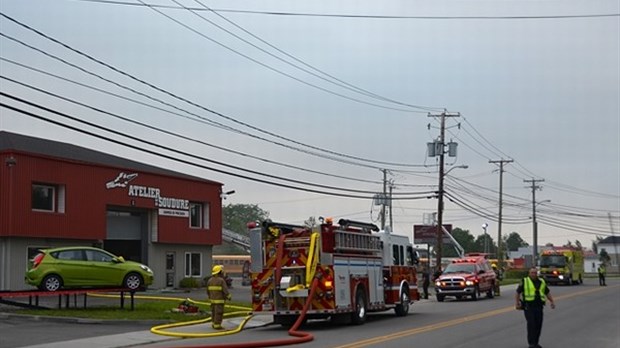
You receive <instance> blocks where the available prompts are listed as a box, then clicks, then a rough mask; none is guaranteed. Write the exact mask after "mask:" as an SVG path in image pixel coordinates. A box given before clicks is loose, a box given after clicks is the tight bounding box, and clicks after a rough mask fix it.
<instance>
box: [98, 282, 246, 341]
mask: <svg viewBox="0 0 620 348" xmlns="http://www.w3.org/2000/svg"><path fill="white" fill-rule="evenodd" d="M88 295H89V296H93V297H107V298H118V297H120V295H104V294H95V293H88ZM134 298H138V299H143V300H159V301H174V302H179V301H188V302H191V303H195V304H199V305H205V306H210V305H211V302H210V301H206V302H202V301H194V300H192V299H189V298H178V297H165V296H143V295H138V296H134ZM226 307H228V308H233V309H239V311H236V312H229V313H224V318H230V317H238V316H243V315H245V316H246V317H245V318H244V319H243V321H241V323H240V324H239V326H238V327H237V328H235V329H232V330H225V331H217V332H209V333H195V332H176V331H166V330H167V329H171V328H178V327H183V326H191V325H198V324H203V323H208V322H210V321H211V317H209V318H204V319H199V320H192V321H185V322H180V323H171V324H163V325H157V326H154V327H152V328H151V332H152V333H154V334H157V335H162V336H170V337H180V338H203V337H215V336H224V335H231V334H235V333H238V332H240V331H241V330H243V328H244V327H245V325H246V324H247V322H248V321H249V320H250V319H251V318H252V317H253V315H252V314H251V313H250V312H249V311H250V310H251V308H248V307H242V306H235V305H226Z"/></svg>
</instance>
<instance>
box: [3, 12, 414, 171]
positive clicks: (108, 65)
mask: <svg viewBox="0 0 620 348" xmlns="http://www.w3.org/2000/svg"><path fill="white" fill-rule="evenodd" d="M0 16H2V17H4V18H6V19H8V20H10V21H12V22H14V23H15V24H18V25H20V26H21V27H23V28H25V29H28V30H30V31H32V32H34V33H36V34H37V35H39V36H41V37H44V38H45V39H47V40H50V41H52V42H54V43H56V44H58V45H60V46H62V47H64V48H66V49H68V50H70V51H72V52H74V53H76V54H78V55H80V56H82V57H85V58H87V59H89V60H91V61H93V62H95V63H97V64H99V65H102V66H104V67H106V68H108V69H110V70H112V71H114V72H116V73H118V74H120V75H123V76H125V77H128V78H130V79H132V80H134V81H136V82H139V83H140V84H143V85H145V86H148V87H150V88H152V89H155V90H156V91H158V92H161V93H164V94H166V95H168V96H170V97H173V98H175V99H177V100H180V101H182V102H185V103H187V104H189V105H192V106H194V107H197V108H199V109H202V110H204V111H207V112H209V113H211V114H213V115H216V116H218V117H221V118H224V119H226V120H228V121H231V122H234V123H237V124H239V125H242V126H244V127H247V128H250V129H252V130H255V131H258V132H261V133H264V134H267V135H269V136H272V137H275V138H279V139H282V140H285V141H288V142H291V143H293V144H296V145H299V146H303V147H307V148H310V149H313V150H317V151H321V152H325V153H328V154H331V155H335V156H339V157H344V158H348V159H353V160H358V161H363V162H371V163H376V164H382V165H391V166H402V167H422V166H423V165H414V164H406V163H392V162H385V161H377V160H370V159H364V158H361V157H357V156H352V155H347V154H343V153H339V152H335V151H332V150H327V149H323V148H320V147H317V146H314V145H308V144H304V143H302V142H299V141H297V140H294V139H291V138H287V137H284V136H282V135H279V134H276V133H273V132H270V131H267V130H264V129H261V128H259V127H256V126H253V125H250V124H248V123H245V122H242V121H239V120H237V119H235V118H233V117H231V116H228V115H225V114H223V113H220V112H217V111H214V110H211V109H209V108H207V107H205V106H203V105H200V104H197V103H195V102H192V101H190V100H188V99H186V98H183V97H181V96H178V95H176V94H174V93H172V92H169V91H167V90H165V89H163V88H160V87H158V86H155V85H153V84H151V83H149V82H146V81H145V80H142V79H140V78H137V77H135V76H133V75H131V74H129V73H127V72H125V71H122V70H120V69H118V68H116V67H114V66H112V65H110V64H108V63H105V62H103V61H101V60H99V59H97V58H95V57H93V56H91V55H89V54H86V53H84V52H82V51H80V50H78V49H75V48H73V47H71V46H69V45H67V44H65V43H63V42H61V41H59V40H57V39H55V38H53V37H51V36H49V35H47V34H45V33H43V32H41V31H39V30H37V29H34V28H33V27H30V26H28V25H26V24H24V23H22V22H20V21H18V20H16V19H14V18H12V17H10V16H8V15H6V14H4V13H2V12H0ZM0 34H1V35H2V36H4V37H6V38H8V39H11V40H13V41H16V42H18V43H20V44H23V45H26V46H27V47H29V48H31V49H35V50H37V51H39V52H41V53H43V54H45V55H48V56H50V57H54V56H53V55H50V54H49V53H47V52H45V51H43V50H39V49H37V48H34V47H33V46H30V45H28V44H25V43H23V42H22V41H20V40H18V39H15V38H13V37H11V36H8V35H6V34H2V33H0ZM55 59H58V60H60V61H62V62H63V63H65V64H70V65H72V66H73V67H74V68H77V69H80V70H82V71H83V72H86V73H88V74H91V75H93V76H96V77H98V78H102V77H100V76H98V75H96V74H94V73H92V72H88V71H86V70H85V69H83V68H81V67H78V66H76V65H75V64H71V63H68V62H66V61H64V60H62V59H60V58H58V57H55ZM102 79H104V81H106V82H108V83H112V84H115V85H117V86H119V87H121V86H122V85H120V84H118V83H116V82H113V81H110V80H108V79H105V78H102ZM121 88H122V87H121ZM132 91H133V90H132ZM134 92H135V91H134ZM143 96H146V95H143ZM146 97H148V96H146ZM211 122H215V121H212V120H211ZM341 161H342V160H341ZM349 164H353V163H349ZM357 165H361V164H357ZM366 166H368V165H366ZM373 168H375V169H382V168H378V167H373Z"/></svg>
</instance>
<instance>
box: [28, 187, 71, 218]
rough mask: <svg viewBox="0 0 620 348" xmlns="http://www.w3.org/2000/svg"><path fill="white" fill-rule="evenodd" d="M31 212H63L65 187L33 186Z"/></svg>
mask: <svg viewBox="0 0 620 348" xmlns="http://www.w3.org/2000/svg"><path fill="white" fill-rule="evenodd" d="M32 210H37V211H48V212H58V213H64V212H65V187H64V186H63V185H49V184H33V185H32Z"/></svg>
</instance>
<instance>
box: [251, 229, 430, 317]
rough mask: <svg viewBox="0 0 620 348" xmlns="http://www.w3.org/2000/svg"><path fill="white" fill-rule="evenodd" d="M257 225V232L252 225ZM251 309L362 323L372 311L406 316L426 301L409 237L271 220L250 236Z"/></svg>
mask: <svg viewBox="0 0 620 348" xmlns="http://www.w3.org/2000/svg"><path fill="white" fill-rule="evenodd" d="M250 227H252V226H250ZM250 249H251V258H252V262H251V269H250V271H251V279H252V310H253V312H254V313H258V314H272V315H273V316H274V321H275V322H276V323H279V324H282V325H284V326H290V325H292V324H293V323H294V322H295V321H296V320H297V319H298V318H299V316H300V315H304V318H306V319H307V318H320V319H326V318H331V319H332V320H334V321H337V322H352V323H354V324H362V323H364V322H365V320H366V315H367V313H368V312H374V311H384V310H389V309H394V310H395V312H396V315H398V316H405V315H407V314H408V312H409V305H410V304H411V303H412V302H413V301H414V300H418V299H419V294H418V290H417V278H416V269H415V264H416V263H417V255H416V253H415V252H414V249H413V247H412V245H411V244H410V243H409V239H408V238H407V237H405V236H399V235H394V234H391V233H389V232H386V231H382V232H380V231H379V229H378V228H377V226H375V225H374V224H369V223H364V222H357V221H351V220H343V219H341V220H340V221H338V224H334V223H333V222H332V221H331V219H325V221H322V223H321V224H320V225H319V226H317V227H315V228H312V229H311V228H308V227H304V226H294V225H289V224H281V223H275V222H272V221H269V220H268V221H264V222H262V223H261V224H260V226H254V228H252V229H251V230H250Z"/></svg>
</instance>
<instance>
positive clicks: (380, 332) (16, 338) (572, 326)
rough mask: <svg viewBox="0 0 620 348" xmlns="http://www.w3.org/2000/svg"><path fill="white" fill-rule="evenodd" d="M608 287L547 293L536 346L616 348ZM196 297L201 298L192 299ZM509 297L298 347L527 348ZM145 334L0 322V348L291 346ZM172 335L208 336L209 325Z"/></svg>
mask: <svg viewBox="0 0 620 348" xmlns="http://www.w3.org/2000/svg"><path fill="white" fill-rule="evenodd" d="M608 284H609V286H607V287H599V286H598V284H596V280H594V279H588V280H587V281H586V284H584V285H579V286H572V287H568V286H553V287H551V291H552V294H553V295H554V296H555V298H556V303H557V308H556V309H555V310H551V309H549V308H547V309H546V310H545V324H544V327H543V334H542V338H541V345H542V346H543V347H545V348H549V347H592V348H595V347H596V348H617V347H620V330H618V329H619V328H620V291H619V290H620V279H618V278H616V279H613V278H612V279H610V280H609V281H608ZM235 291H236V292H237V294H236V295H235V294H234V295H233V296H244V293H247V296H249V289H247V288H240V287H237V289H236V290H235ZM199 294H203V293H202V292H200V293H196V295H199ZM513 294H514V286H508V287H504V288H503V296H501V297H496V298H494V299H486V298H483V299H481V300H479V301H476V302H474V301H470V300H463V301H456V300H451V299H450V298H448V299H447V300H446V301H445V302H443V303H438V302H436V301H435V299H434V297H432V298H431V299H430V300H423V301H420V302H417V303H416V304H414V305H413V306H412V307H411V309H410V313H409V315H408V316H407V317H396V316H395V315H394V312H393V311H390V312H385V313H379V314H372V315H370V316H369V318H368V321H367V323H366V324H365V325H362V326H350V325H334V324H332V323H330V322H328V321H311V322H309V323H308V324H307V325H306V326H304V327H303V328H302V330H303V331H305V332H307V333H309V334H312V335H313V340H312V341H310V342H307V343H303V347H308V348H310V347H321V348H324V347H332V348H353V347H356V348H357V347H381V348H392V347H393V348H396V347H399V348H400V347H405V346H406V347H439V348H440V347H451V348H452V347H463V348H469V347H489V348H491V347H502V348H511V347H515V348H518V347H527V344H526V339H525V334H526V333H525V319H524V317H523V314H522V312H520V311H516V310H514V309H513V305H514V303H513V301H514V299H513ZM190 295H193V294H190ZM203 296H204V295H203ZM188 297H189V296H188ZM238 298H241V297H238ZM150 326H151V325H144V323H142V324H141V323H127V324H125V325H120V324H87V323H85V324H77V323H61V322H36V321H32V320H28V319H26V320H23V319H16V318H9V319H2V320H0V346H1V347H6V348H13V347H24V346H29V345H35V344H43V345H45V343H46V342H47V343H51V342H60V343H59V345H58V346H66V347H70V346H72V345H71V344H69V343H70V342H72V344H73V346H76V347H77V346H79V345H80V344H84V342H85V341H67V340H70V339H76V338H86V337H90V338H91V339H90V342H92V343H96V342H100V343H104V342H105V341H106V340H108V343H110V342H111V341H110V337H112V336H107V335H113V334H118V333H123V332H134V331H137V332H135V333H136V334H140V335H142V336H141V337H151V336H153V337H151V338H153V339H154V340H162V341H160V342H156V343H147V344H141V343H140V342H138V341H131V340H129V338H127V339H126V340H125V341H123V340H122V339H123V338H125V337H129V336H123V335H119V336H115V337H114V338H115V341H114V342H115V343H113V344H115V345H108V347H112V346H114V347H121V346H129V345H131V346H134V347H151V348H153V347H187V346H192V345H194V346H196V345H217V344H229V343H234V342H256V341H264V340H282V339H290V338H291V337H290V336H289V335H288V334H287V331H286V330H285V329H283V328H281V327H279V326H275V325H268V326H263V327H258V328H252V329H247V330H243V331H242V332H240V333H238V334H234V335H228V336H220V337H210V338H191V339H176V338H166V337H157V336H158V335H154V334H152V333H150V332H148V328H149V327H150ZM175 331H177V332H199V333H206V332H212V330H211V329H210V328H209V327H208V325H197V326H193V327H189V328H179V329H175ZM33 333H34V334H33ZM119 339H121V340H120V341H119ZM63 342H64V344H63ZM143 342H144V341H143ZM110 344H112V343H110ZM93 346H94V345H93Z"/></svg>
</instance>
